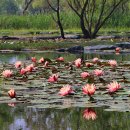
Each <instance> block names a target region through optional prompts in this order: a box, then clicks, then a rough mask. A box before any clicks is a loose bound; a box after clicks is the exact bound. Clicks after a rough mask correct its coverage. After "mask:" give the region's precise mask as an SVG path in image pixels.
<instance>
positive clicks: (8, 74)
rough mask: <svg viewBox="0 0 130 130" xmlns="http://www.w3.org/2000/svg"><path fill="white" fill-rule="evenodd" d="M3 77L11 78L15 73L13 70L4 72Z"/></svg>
mask: <svg viewBox="0 0 130 130" xmlns="http://www.w3.org/2000/svg"><path fill="white" fill-rule="evenodd" d="M2 75H3V76H4V77H5V78H10V77H11V76H12V75H13V72H12V71H11V70H5V71H3V72H2Z"/></svg>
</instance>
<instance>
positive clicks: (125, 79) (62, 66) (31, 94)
mask: <svg viewBox="0 0 130 130" xmlns="http://www.w3.org/2000/svg"><path fill="white" fill-rule="evenodd" d="M129 69H130V63H129V62H127V61H125V62H120V63H117V62H116V61H115V60H109V61H108V60H101V59H98V58H94V59H90V60H82V59H80V58H79V59H77V60H75V61H72V62H67V61H65V60H64V58H63V57H59V58H57V59H55V60H52V59H44V58H43V57H42V58H41V59H40V60H37V59H36V58H35V57H32V61H24V62H20V61H18V62H16V63H15V64H0V72H1V78H0V87H1V97H0V102H2V103H3V102H6V103H7V102H8V103H10V102H11V101H10V98H9V97H8V94H7V91H9V90H10V89H11V88H13V89H11V91H9V94H10V95H9V96H10V97H11V98H13V97H15V96H16V98H17V100H16V101H13V103H17V102H28V103H30V105H28V107H35V108H56V109H64V108H70V107H89V108H90V107H103V106H107V109H106V110H107V111H130V100H129V96H130V80H129V77H130V75H129V74H128V72H130V70H129ZM14 90H15V91H14ZM12 92H13V94H12ZM86 112H89V110H86ZM86 112H84V113H86ZM84 117H85V118H87V119H88V118H92V119H95V118H96V117H87V116H86V115H84Z"/></svg>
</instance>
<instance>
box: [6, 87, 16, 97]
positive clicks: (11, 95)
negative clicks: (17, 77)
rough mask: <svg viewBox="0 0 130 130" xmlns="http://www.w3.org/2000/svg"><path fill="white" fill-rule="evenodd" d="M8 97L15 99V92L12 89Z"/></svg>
mask: <svg viewBox="0 0 130 130" xmlns="http://www.w3.org/2000/svg"><path fill="white" fill-rule="evenodd" d="M8 95H9V96H10V98H16V92H15V90H14V89H13V88H12V89H10V90H9V91H8Z"/></svg>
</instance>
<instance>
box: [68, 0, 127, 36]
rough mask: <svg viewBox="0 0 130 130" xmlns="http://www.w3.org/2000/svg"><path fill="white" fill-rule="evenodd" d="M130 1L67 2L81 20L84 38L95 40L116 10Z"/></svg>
mask: <svg viewBox="0 0 130 130" xmlns="http://www.w3.org/2000/svg"><path fill="white" fill-rule="evenodd" d="M128 1H129V0H67V3H68V5H69V6H70V8H71V9H72V10H73V11H74V12H75V13H76V14H77V16H78V17H79V19H80V26H81V30H82V33H83V35H84V38H95V37H96V35H97V33H98V31H99V30H100V29H101V27H102V26H103V25H104V24H105V22H106V21H107V20H108V19H109V18H110V17H111V16H112V14H113V13H114V12H115V10H116V9H117V8H118V7H120V5H122V3H123V4H124V3H126V2H128Z"/></svg>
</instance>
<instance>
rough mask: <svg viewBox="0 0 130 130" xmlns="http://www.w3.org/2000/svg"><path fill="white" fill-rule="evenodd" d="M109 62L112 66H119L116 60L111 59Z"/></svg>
mask: <svg viewBox="0 0 130 130" xmlns="http://www.w3.org/2000/svg"><path fill="white" fill-rule="evenodd" d="M108 64H109V65H110V66H111V67H113V68H115V67H116V66H117V62H116V60H109V61H108Z"/></svg>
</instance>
